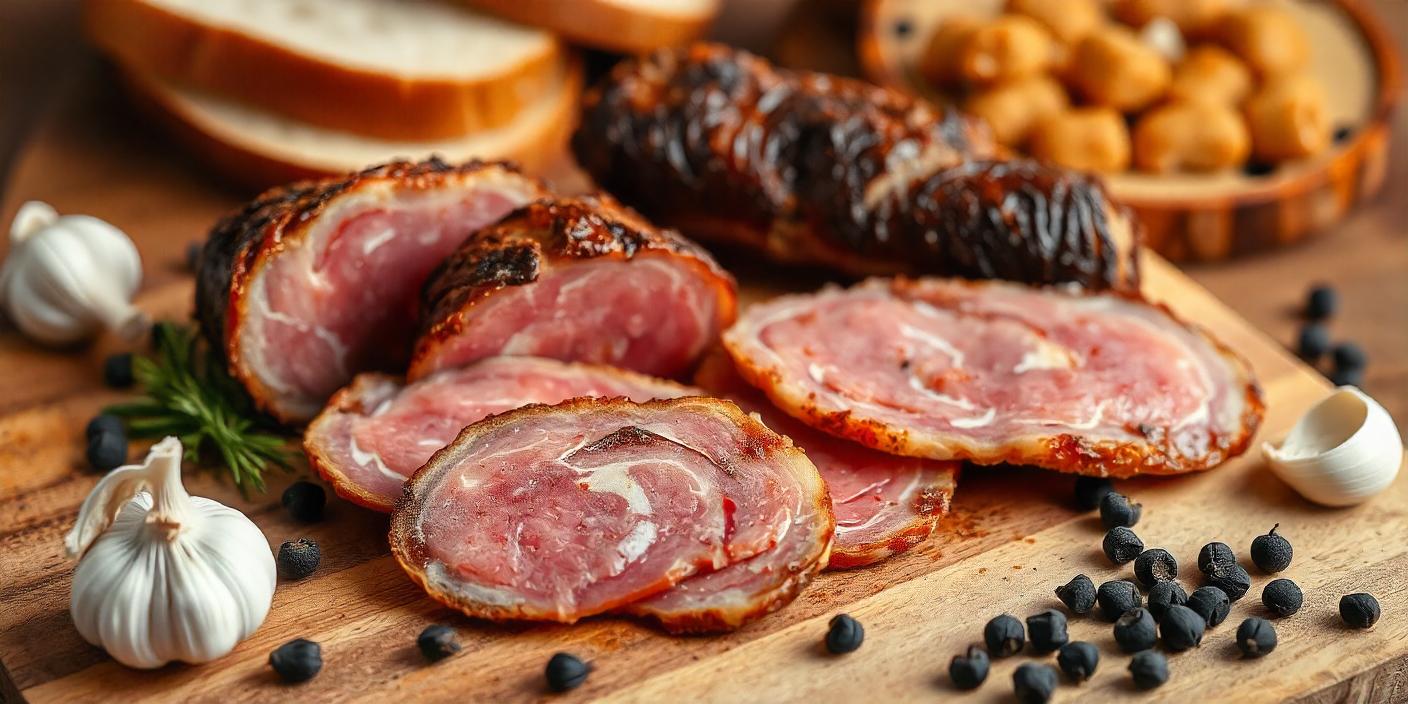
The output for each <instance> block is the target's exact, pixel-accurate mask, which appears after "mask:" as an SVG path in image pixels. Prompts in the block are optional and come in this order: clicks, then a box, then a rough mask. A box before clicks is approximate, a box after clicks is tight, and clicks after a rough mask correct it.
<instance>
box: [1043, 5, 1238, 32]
mask: <svg viewBox="0 0 1408 704" xmlns="http://www.w3.org/2000/svg"><path fill="white" fill-rule="evenodd" d="M1048 2H1050V4H1052V5H1061V4H1062V3H1060V2H1051V0H1048ZM1226 9H1227V0H1115V2H1114V3H1113V4H1112V5H1110V12H1111V13H1112V14H1113V15H1114V16H1115V18H1116V19H1118V20H1119V21H1121V22H1124V23H1125V24H1128V25H1131V26H1134V27H1143V26H1144V25H1146V24H1148V23H1149V20H1152V19H1154V18H1155V17H1167V18H1168V19H1170V20H1173V23H1174V24H1176V25H1178V30H1179V31H1180V32H1182V33H1183V36H1184V37H1192V38H1199V37H1203V36H1206V35H1207V34H1208V33H1209V32H1210V31H1211V30H1212V29H1213V27H1214V26H1215V25H1214V23H1215V22H1216V21H1217V19H1218V18H1219V16H1220V15H1222V13H1223V11H1224V10H1226Z"/></svg>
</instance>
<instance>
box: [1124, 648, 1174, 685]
mask: <svg viewBox="0 0 1408 704" xmlns="http://www.w3.org/2000/svg"><path fill="white" fill-rule="evenodd" d="M1129 674H1130V675H1132V676H1133V677H1134V686H1136V687H1138V688H1140V689H1155V688H1157V687H1158V686H1159V685H1162V684H1163V683H1165V682H1167V681H1168V658H1166V657H1164V654H1163V653H1160V652H1159V651H1157V650H1144V651H1141V652H1138V653H1135V654H1134V657H1132V658H1130V660H1129Z"/></svg>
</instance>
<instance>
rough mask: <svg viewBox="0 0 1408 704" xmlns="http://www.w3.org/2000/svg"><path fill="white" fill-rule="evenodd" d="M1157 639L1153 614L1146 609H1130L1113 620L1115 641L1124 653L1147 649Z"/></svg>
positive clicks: (1156, 641) (1152, 645)
mask: <svg viewBox="0 0 1408 704" xmlns="http://www.w3.org/2000/svg"><path fill="white" fill-rule="evenodd" d="M1158 641H1159V637H1158V631H1157V627H1156V626H1155V625H1154V615H1153V614H1151V613H1149V610H1148V609H1130V610H1129V611H1126V612H1124V615H1122V616H1120V617H1119V620H1117V621H1115V642H1116V643H1118V644H1119V646H1120V650H1123V651H1124V652H1126V653H1137V652H1139V651H1141V650H1148V649H1149V648H1152V647H1154V645H1155V644H1156V643H1158Z"/></svg>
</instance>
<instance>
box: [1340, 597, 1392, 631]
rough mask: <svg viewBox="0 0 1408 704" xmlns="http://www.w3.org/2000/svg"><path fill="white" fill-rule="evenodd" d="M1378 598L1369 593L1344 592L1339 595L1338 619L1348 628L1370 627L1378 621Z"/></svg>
mask: <svg viewBox="0 0 1408 704" xmlns="http://www.w3.org/2000/svg"><path fill="white" fill-rule="evenodd" d="M1381 613H1382V611H1380V609H1379V600H1378V599H1375V598H1374V597H1373V596H1372V595H1370V594H1365V593H1363V592H1360V593H1358V594H1346V595H1345V596H1342V597H1340V620H1341V621H1344V625H1346V626H1349V627H1350V628H1372V627H1373V626H1374V624H1375V623H1378V620H1379V615H1380V614H1381Z"/></svg>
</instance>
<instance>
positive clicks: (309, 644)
mask: <svg viewBox="0 0 1408 704" xmlns="http://www.w3.org/2000/svg"><path fill="white" fill-rule="evenodd" d="M269 666H270V667H272V668H274V672H276V673H278V675H279V677H280V678H282V679H283V681H285V682H288V683H290V684H294V683H298V682H307V681H308V680H311V679H313V677H314V676H315V675H317V674H318V671H319V670H321V669H323V648H322V646H320V645H318V644H317V643H314V642H313V641H311V640H307V639H304V638H295V639H293V640H291V641H289V642H287V643H284V644H283V645H281V646H279V647H277V648H275V649H274V652H272V653H269Z"/></svg>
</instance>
